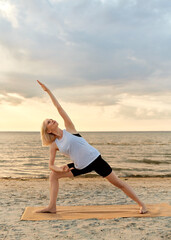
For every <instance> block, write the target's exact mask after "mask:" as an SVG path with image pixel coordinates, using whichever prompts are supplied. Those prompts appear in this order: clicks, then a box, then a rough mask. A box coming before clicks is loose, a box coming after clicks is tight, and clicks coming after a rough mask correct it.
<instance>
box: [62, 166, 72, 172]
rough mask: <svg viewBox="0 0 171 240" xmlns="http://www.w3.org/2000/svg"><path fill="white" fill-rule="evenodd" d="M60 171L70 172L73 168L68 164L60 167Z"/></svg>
mask: <svg viewBox="0 0 171 240" xmlns="http://www.w3.org/2000/svg"><path fill="white" fill-rule="evenodd" d="M60 168H61V170H62V172H70V171H71V170H72V169H73V168H69V167H68V165H64V166H62V167H60Z"/></svg>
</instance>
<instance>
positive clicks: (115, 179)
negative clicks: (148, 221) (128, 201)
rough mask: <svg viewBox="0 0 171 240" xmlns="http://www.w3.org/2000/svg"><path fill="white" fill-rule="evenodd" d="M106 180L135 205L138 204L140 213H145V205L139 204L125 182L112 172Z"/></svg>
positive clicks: (139, 201)
mask: <svg viewBox="0 0 171 240" xmlns="http://www.w3.org/2000/svg"><path fill="white" fill-rule="evenodd" d="M106 179H107V180H108V181H109V182H110V183H112V184H113V185H115V186H116V187H118V188H120V189H121V190H122V191H123V192H124V193H125V194H126V195H127V196H128V197H130V198H132V199H133V200H134V201H135V202H136V203H138V205H139V207H140V213H146V212H147V209H146V206H145V204H144V203H143V202H141V200H140V199H139V198H138V196H137V195H136V194H135V192H134V191H133V189H132V188H131V187H130V186H129V185H128V184H127V183H126V182H123V181H122V180H120V179H119V178H118V177H117V176H116V175H115V173H114V172H113V171H112V172H111V174H109V175H108V176H107V177H106Z"/></svg>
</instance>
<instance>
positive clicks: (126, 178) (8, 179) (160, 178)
mask: <svg viewBox="0 0 171 240" xmlns="http://www.w3.org/2000/svg"><path fill="white" fill-rule="evenodd" d="M118 178H120V179H122V180H135V181H136V180H141V179H142V180H145V179H146V180H160V181H161V180H163V181H165V180H170V181H171V177H136V176H135V177H118ZM61 179H62V180H67V179H70V180H77V179H80V180H90V179H92V180H94V179H96V180H97V179H98V180H99V181H100V180H103V179H105V178H103V177H101V176H98V175H97V176H93V177H91V176H87V177H86V176H78V177H73V178H61ZM4 180H6V181H47V180H49V177H47V178H11V177H2V178H0V182H1V181H4Z"/></svg>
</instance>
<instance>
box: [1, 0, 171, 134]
mask: <svg viewBox="0 0 171 240" xmlns="http://www.w3.org/2000/svg"><path fill="white" fill-rule="evenodd" d="M0 33H1V34H0V56H1V63H0V111H1V119H0V130H23V131H24V130H39V127H40V123H41V121H42V120H43V118H44V117H46V115H50V116H49V117H53V116H54V117H55V116H56V115H53V114H56V113H54V108H53V107H52V105H50V101H49V100H48V98H47V96H46V94H45V93H44V92H42V91H41V89H40V88H39V86H38V85H37V83H36V79H39V80H40V81H42V82H44V83H46V84H47V85H48V87H49V88H50V89H51V90H53V92H54V94H55V95H56V96H57V97H58V99H59V100H60V102H61V103H62V104H63V105H64V107H65V108H66V110H67V111H69V114H70V116H71V117H72V119H73V120H74V121H75V122H76V124H77V125H78V128H79V129H80V130H92V131H93V130H101V131H104V130H108V131H110V130H114V131H117V130H118V131H120V130H121V131H122V130H123V131H124V130H171V127H170V123H171V121H170V118H171V79H170V76H171V66H170V64H171V1H170V0H162V1H161V0H150V1H149V0H29V1H23V0H0ZM47 117H48V116H47ZM57 117H58V116H57Z"/></svg>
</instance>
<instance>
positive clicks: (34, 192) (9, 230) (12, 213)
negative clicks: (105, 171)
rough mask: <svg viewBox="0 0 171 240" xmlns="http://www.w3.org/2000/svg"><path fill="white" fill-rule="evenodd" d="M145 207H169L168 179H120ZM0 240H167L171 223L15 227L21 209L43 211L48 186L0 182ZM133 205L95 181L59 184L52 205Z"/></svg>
mask: <svg viewBox="0 0 171 240" xmlns="http://www.w3.org/2000/svg"><path fill="white" fill-rule="evenodd" d="M123 180H125V181H126V182H127V183H128V184H130V185H131V186H132V187H133V189H134V190H135V191H136V193H137V195H138V196H139V197H140V198H141V199H142V200H143V201H144V202H145V203H162V202H166V203H170V204H171V198H170V196H171V178H126V179H123ZM0 193H1V197H0V215H1V217H0V239H8V240H13V239H17V240H20V239H22V240H23V239H29V240H30V239H33V240H34V239H36V240H37V239H41V240H44V239H49V240H50V239H60V240H63V239H69V240H78V239H79V240H91V239H92V240H97V239H98V240H101V239H102V240H108V239H111V240H113V239H114V240H118V239H123V240H129V239H130V240H132V239H136V240H139V239H144V240H146V239H151V240H154V239H155V240H159V239H165V240H168V239H170V236H171V230H170V227H171V218H169V217H156V218H118V219H109V220H98V219H87V220H58V221H57V220H55V221H38V222H33V221H20V217H21V215H22V213H23V211H24V209H25V207H26V206H45V205H47V204H48V201H49V183H48V180H40V179H39V180H35V179H34V180H21V179H20V180H10V179H0ZM99 204H100V205H111V204H134V202H133V201H132V200H131V199H129V198H128V197H127V196H126V195H125V194H124V193H123V192H122V191H121V190H120V189H117V188H115V187H114V186H112V185H111V184H110V183H109V182H107V181H106V180H105V179H103V178H101V177H97V178H75V179H61V180H60V191H59V196H58V201H57V205H99Z"/></svg>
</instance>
